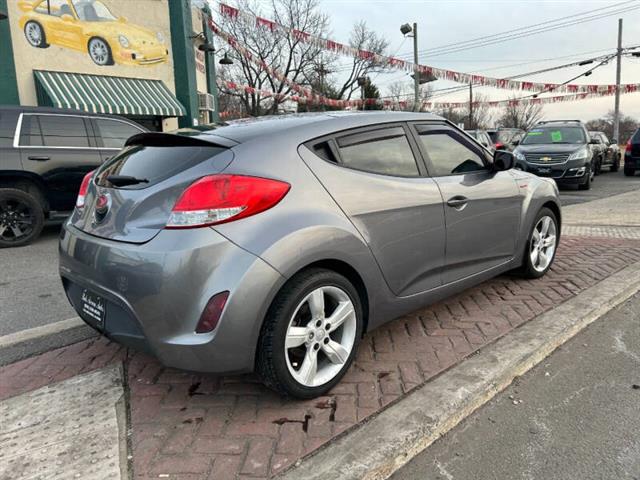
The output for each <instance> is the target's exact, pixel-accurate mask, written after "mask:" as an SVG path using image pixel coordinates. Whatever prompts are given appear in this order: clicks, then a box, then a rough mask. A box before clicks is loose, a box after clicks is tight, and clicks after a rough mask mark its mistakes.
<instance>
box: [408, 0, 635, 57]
mask: <svg viewBox="0 0 640 480" xmlns="http://www.w3.org/2000/svg"><path fill="white" fill-rule="evenodd" d="M632 1H633V2H636V1H637V0H632ZM625 3H628V2H625ZM639 8H640V5H637V4H636V5H635V6H627V7H625V8H622V9H618V10H614V11H610V12H605V13H601V14H598V15H592V16H590V17H585V18H581V19H577V20H573V21H570V22H565V23H561V24H558V25H551V26H548V27H544V28H538V29H535V30H531V31H522V32H519V33H514V34H508V33H509V32H504V33H503V34H498V35H494V36H487V37H479V38H478V39H474V40H469V41H467V43H466V44H465V45H459V46H453V45H454V44H452V46H450V47H447V46H442V47H438V48H434V49H426V50H421V51H420V52H419V53H420V55H421V56H423V57H424V56H429V57H436V56H441V55H448V54H451V53H456V52H460V51H464V50H471V49H475V48H479V47H483V46H489V45H495V44H498V43H504V42H508V41H511V40H517V39H520V38H525V37H528V36H532V35H537V34H539V33H545V32H550V31H553V30H558V29H561V28H566V27H570V26H574V25H580V24H582V23H588V22H592V21H595V20H599V19H602V18H607V17H610V16H613V15H618V14H621V13H626V12H630V11H634V10H637V9H639ZM583 15H584V14H583ZM528 28H530V27H528ZM528 28H527V27H525V28H523V30H528ZM483 38H484V40H481V39H483ZM409 55H411V54H410V53H404V54H400V55H399V57H400V58H402V57H407V56H409Z"/></svg>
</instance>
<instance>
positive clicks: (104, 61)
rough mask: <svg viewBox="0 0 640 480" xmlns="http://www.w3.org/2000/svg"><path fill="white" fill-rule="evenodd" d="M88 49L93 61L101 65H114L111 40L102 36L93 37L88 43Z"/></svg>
mask: <svg viewBox="0 0 640 480" xmlns="http://www.w3.org/2000/svg"><path fill="white" fill-rule="evenodd" d="M87 51H88V53H89V58H91V60H93V63H95V64H96V65H99V66H101V67H104V66H107V65H113V64H114V63H115V62H114V61H113V54H112V53H111V47H110V46H109V42H107V41H106V40H105V39H103V38H100V37H93V38H92V39H91V40H89V43H88V44H87Z"/></svg>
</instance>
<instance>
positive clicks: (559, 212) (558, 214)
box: [540, 200, 562, 234]
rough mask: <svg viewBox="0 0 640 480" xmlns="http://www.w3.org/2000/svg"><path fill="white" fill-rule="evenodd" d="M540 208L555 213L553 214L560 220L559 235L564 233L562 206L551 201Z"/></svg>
mask: <svg viewBox="0 0 640 480" xmlns="http://www.w3.org/2000/svg"><path fill="white" fill-rule="evenodd" d="M540 208H541V209H543V208H548V209H549V210H551V211H552V212H553V214H554V215H555V216H556V219H557V220H558V234H560V233H561V232H562V210H561V209H560V206H559V205H558V204H557V203H556V202H553V201H551V200H549V201H547V202H546V203H544V204H543V205H542V207H540Z"/></svg>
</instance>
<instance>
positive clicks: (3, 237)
mask: <svg viewBox="0 0 640 480" xmlns="http://www.w3.org/2000/svg"><path fill="white" fill-rule="evenodd" d="M43 226H44V211H43V208H42V205H41V204H40V202H39V201H38V199H37V198H36V197H35V196H34V195H31V194H30V193H27V192H23V191H22V190H16V189H14V188H2V189H0V248H7V247H20V246H22V245H27V244H29V243H31V242H32V241H33V240H35V239H36V238H37V237H38V236H39V235H40V232H41V231H42V227H43Z"/></svg>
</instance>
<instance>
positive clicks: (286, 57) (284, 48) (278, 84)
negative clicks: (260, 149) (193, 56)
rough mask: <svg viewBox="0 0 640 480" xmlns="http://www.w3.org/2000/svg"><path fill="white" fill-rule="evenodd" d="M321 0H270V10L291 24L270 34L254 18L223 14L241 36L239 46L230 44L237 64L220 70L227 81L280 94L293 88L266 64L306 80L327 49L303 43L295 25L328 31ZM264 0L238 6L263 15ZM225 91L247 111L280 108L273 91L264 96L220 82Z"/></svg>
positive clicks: (312, 31) (295, 79) (225, 25)
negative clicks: (244, 51) (281, 30)
mask: <svg viewBox="0 0 640 480" xmlns="http://www.w3.org/2000/svg"><path fill="white" fill-rule="evenodd" d="M319 4H320V1H319V0H270V3H269V5H270V7H271V11H270V12H269V13H268V14H267V15H265V16H270V17H271V18H273V19H274V21H275V22H276V23H277V24H279V25H283V26H284V27H285V28H286V29H288V31H287V33H277V34H271V32H269V31H268V27H262V28H264V31H261V29H260V28H256V27H255V24H254V23H253V20H245V19H244V18H243V17H239V18H237V19H229V18H227V17H222V18H221V20H220V24H221V27H222V29H223V30H224V31H225V32H227V33H229V34H231V35H232V36H233V37H234V38H236V39H237V41H238V45H235V46H225V48H226V49H227V50H228V51H229V55H230V56H231V57H232V59H233V62H234V64H233V65H232V66H228V67H225V68H224V69H221V74H220V77H221V79H222V80H229V81H233V82H236V83H238V84H241V85H248V86H249V87H253V88H254V89H256V90H268V91H272V92H275V93H277V94H282V95H288V94H290V93H292V88H291V86H290V85H289V84H288V83H287V82H286V81H285V80H284V79H282V78H277V77H276V76H275V75H274V74H273V73H272V71H269V69H268V68H266V66H268V67H270V68H271V69H275V70H277V71H278V72H279V73H280V74H281V75H282V76H284V77H286V78H287V79H289V80H290V81H292V82H295V83H305V81H306V80H305V79H307V78H311V77H312V72H313V70H314V68H315V67H316V65H317V63H318V59H319V57H320V55H321V54H322V49H321V48H320V47H318V46H315V45H313V44H311V43H305V42H302V41H301V39H300V38H299V37H297V36H295V35H293V33H291V32H292V31H293V30H299V31H303V32H307V33H309V34H311V35H315V36H321V35H322V34H324V33H325V32H327V31H328V28H329V19H328V16H327V15H326V14H324V13H322V12H321V11H320V10H319ZM260 5H261V2H259V1H258V0H239V1H238V3H237V7H238V8H239V9H240V10H241V11H246V12H248V13H251V14H253V15H256V16H262V12H261V11H260ZM241 47H243V48H246V49H247V50H248V51H249V52H250V53H251V55H253V56H254V58H256V59H258V62H254V61H252V60H249V59H247V58H245V56H243V55H242V54H241ZM220 91H221V92H222V93H223V94H226V95H230V96H234V97H237V98H239V99H240V101H241V102H242V104H243V105H244V108H245V109H246V112H247V113H248V114H249V115H252V116H258V115H264V114H273V113H276V112H277V111H278V106H279V105H280V104H281V103H282V101H283V100H282V99H280V98H277V97H274V96H273V95H268V96H263V95H261V94H260V92H259V91H254V92H244V91H243V92H237V91H234V90H230V89H227V88H226V87H225V85H224V83H223V84H222V85H221V86H220Z"/></svg>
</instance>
